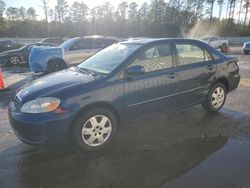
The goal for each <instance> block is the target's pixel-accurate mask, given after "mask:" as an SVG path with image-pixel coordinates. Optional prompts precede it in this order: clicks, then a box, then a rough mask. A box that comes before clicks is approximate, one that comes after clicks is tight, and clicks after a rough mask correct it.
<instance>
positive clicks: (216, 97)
mask: <svg viewBox="0 0 250 188" xmlns="http://www.w3.org/2000/svg"><path fill="white" fill-rule="evenodd" d="M224 100H225V91H224V89H223V88H222V87H217V88H215V90H214V91H213V93H212V96H211V104H212V106H213V107H214V108H215V109H218V108H220V107H221V106H222V105H223V103H224Z"/></svg>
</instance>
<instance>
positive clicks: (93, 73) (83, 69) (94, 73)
mask: <svg viewBox="0 0 250 188" xmlns="http://www.w3.org/2000/svg"><path fill="white" fill-rule="evenodd" d="M76 67H77V68H78V69H80V70H81V71H85V72H88V73H90V74H92V75H93V76H97V73H96V72H94V71H92V70H90V69H86V68H83V67H79V66H76Z"/></svg>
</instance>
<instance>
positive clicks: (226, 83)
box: [211, 77, 230, 92]
mask: <svg viewBox="0 0 250 188" xmlns="http://www.w3.org/2000/svg"><path fill="white" fill-rule="evenodd" d="M216 83H222V84H223V85H224V86H225V87H226V90H227V92H229V91H230V85H229V82H228V80H227V79H226V78H225V77H221V78H219V79H217V80H216V81H215V82H214V83H213V84H212V85H211V87H213V85H214V84H216Z"/></svg>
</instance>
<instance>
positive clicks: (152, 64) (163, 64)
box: [132, 44, 173, 72]
mask: <svg viewBox="0 0 250 188" xmlns="http://www.w3.org/2000/svg"><path fill="white" fill-rule="evenodd" d="M132 65H142V66H144V69H145V72H152V71H157V70H163V69H167V68H171V67H173V59H172V51H171V47H170V45H169V44H160V45H155V46H153V47H150V48H148V49H146V50H145V51H143V52H142V53H140V54H139V56H138V57H137V58H136V60H135V61H134V63H133V64H132Z"/></svg>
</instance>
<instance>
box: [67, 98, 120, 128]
mask: <svg viewBox="0 0 250 188" xmlns="http://www.w3.org/2000/svg"><path fill="white" fill-rule="evenodd" d="M94 108H105V109H107V110H109V111H111V112H112V113H113V114H114V116H115V117H116V120H117V124H118V125H119V123H120V121H121V119H120V113H119V111H118V109H117V108H116V107H115V106H114V105H112V104H111V103H108V102H95V103H92V104H89V105H87V106H84V107H83V108H81V109H80V110H79V112H78V113H77V114H76V115H75V117H74V120H73V121H72V123H71V125H70V127H69V129H70V131H72V127H73V126H74V125H75V123H76V121H77V119H78V118H79V117H80V116H81V114H83V113H84V112H86V111H89V110H90V109H94Z"/></svg>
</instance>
